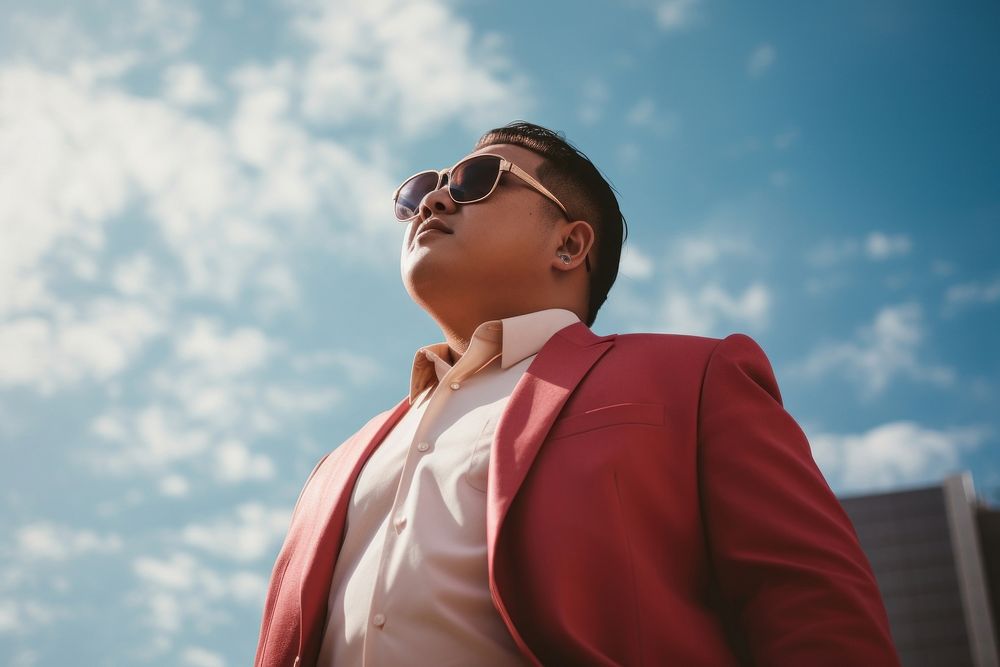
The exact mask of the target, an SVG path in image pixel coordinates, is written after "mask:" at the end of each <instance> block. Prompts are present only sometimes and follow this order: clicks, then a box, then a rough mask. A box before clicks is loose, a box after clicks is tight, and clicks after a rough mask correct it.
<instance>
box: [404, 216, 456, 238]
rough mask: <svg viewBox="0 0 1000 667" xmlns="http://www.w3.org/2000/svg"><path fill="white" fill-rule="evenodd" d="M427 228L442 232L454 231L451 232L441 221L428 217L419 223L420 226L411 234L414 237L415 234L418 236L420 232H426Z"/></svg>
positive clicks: (449, 232)
mask: <svg viewBox="0 0 1000 667" xmlns="http://www.w3.org/2000/svg"><path fill="white" fill-rule="evenodd" d="M428 229H436V230H438V231H439V232H444V233H445V234H453V233H454V232H452V231H451V230H450V229H449V228H448V226H447V225H445V224H444V223H443V222H441V221H440V220H438V219H437V218H428V219H427V220H425V221H423V222H422V223H420V226H419V227H418V228H417V233H416V234H414V235H413V236H414V238H416V237H417V236H420V234H421V233H422V232H426V231H427V230H428Z"/></svg>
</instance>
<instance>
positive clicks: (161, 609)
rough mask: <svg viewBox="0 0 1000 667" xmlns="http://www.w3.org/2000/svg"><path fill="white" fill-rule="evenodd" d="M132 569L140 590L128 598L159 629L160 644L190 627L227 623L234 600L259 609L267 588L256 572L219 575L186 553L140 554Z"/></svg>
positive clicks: (142, 618) (151, 624) (207, 628)
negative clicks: (158, 556)
mask: <svg viewBox="0 0 1000 667" xmlns="http://www.w3.org/2000/svg"><path fill="white" fill-rule="evenodd" d="M132 571H133V573H134V574H135V576H136V578H137V579H138V580H139V589H137V590H134V591H132V592H131V593H130V594H129V596H128V597H127V601H128V603H129V605H131V606H133V607H139V608H141V609H143V610H144V615H143V616H142V617H141V620H142V621H143V622H144V623H145V624H146V625H149V626H150V627H152V628H153V629H154V630H155V631H156V635H155V636H154V642H155V643H156V644H157V645H158V646H161V647H162V646H167V645H169V641H170V638H171V637H173V636H175V635H177V634H179V633H180V632H182V631H183V630H185V629H186V628H187V629H194V628H197V629H198V630H199V631H202V632H204V631H208V630H211V629H212V628H213V627H215V626H218V625H220V624H223V623H226V622H227V621H228V620H229V617H230V614H229V609H231V607H232V602H237V603H239V604H241V605H245V606H248V607H251V608H254V607H258V606H259V605H260V604H261V603H262V602H263V593H264V591H265V590H266V586H267V582H266V581H265V580H264V578H263V577H261V576H260V575H259V574H257V573H255V572H251V571H247V570H236V571H228V572H226V573H220V572H217V571H216V570H214V569H212V568H210V567H208V566H206V565H205V564H204V563H202V562H201V561H199V560H198V559H196V558H195V557H194V556H192V555H191V554H188V553H184V552H173V553H171V554H170V555H169V556H167V557H165V558H155V557H152V556H140V557H138V558H136V559H134V560H133V561H132Z"/></svg>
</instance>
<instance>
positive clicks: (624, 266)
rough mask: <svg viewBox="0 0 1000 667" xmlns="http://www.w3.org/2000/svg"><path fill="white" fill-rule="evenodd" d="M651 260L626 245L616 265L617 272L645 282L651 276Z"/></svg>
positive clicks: (639, 251)
mask: <svg viewBox="0 0 1000 667" xmlns="http://www.w3.org/2000/svg"><path fill="white" fill-rule="evenodd" d="M653 270H654V266H653V260H652V259H651V258H650V257H649V256H648V255H646V254H645V253H644V252H643V251H641V250H639V249H638V248H635V247H633V246H629V245H627V244H626V246H625V248H624V249H622V256H621V259H620V261H619V265H618V272H619V273H620V274H621V275H623V276H626V277H628V278H632V279H634V280H647V279H649V278H650V277H651V276H652V275H653Z"/></svg>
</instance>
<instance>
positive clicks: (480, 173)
mask: <svg viewBox="0 0 1000 667" xmlns="http://www.w3.org/2000/svg"><path fill="white" fill-rule="evenodd" d="M505 171H507V172H510V173H512V174H514V175H515V176H517V177H518V178H520V179H521V180H522V181H524V182H525V183H527V184H528V185H530V186H531V187H532V188H534V189H535V190H536V191H537V192H539V193H540V194H542V195H544V196H545V197H547V198H548V199H549V200H551V201H552V203H554V204H555V205H556V206H558V207H559V210H560V211H562V212H563V215H565V216H566V217H567V218H568V217H569V213H568V212H567V211H566V207H565V206H563V204H562V202H561V201H559V199H558V198H557V197H556V196H555V195H554V194H552V193H551V192H549V191H548V190H547V189H546V187H545V186H544V185H542V184H541V183H539V182H538V181H537V180H535V179H534V178H533V177H532V176H531V174H529V173H528V172H526V171H525V170H524V169H521V168H520V167H518V166H517V165H516V164H514V163H513V162H511V161H510V160H508V159H506V158H504V157H502V156H500V155H493V154H490V153H483V154H480V155H473V156H472V157H467V158H465V159H464V160H460V161H459V162H457V163H456V164H455V166H453V167H452V168H451V169H442V170H441V171H437V170H434V169H428V170H427V171H421V172H420V173H417V174H414V175H413V176H410V177H409V178H408V179H406V180H405V181H403V184H402V185H400V186H399V187H398V188H396V191H395V192H394V193H392V201H393V204H394V212H395V214H396V219H397V220H399V221H400V222H408V221H410V220H412V219H413V218H415V217H417V213H418V212H419V211H420V202H422V201H423V199H424V197H426V196H427V195H428V194H430V193H431V192H434V191H435V190H437V189H438V188H440V187H441V186H442V185H445V184H447V185H448V196H449V197H451V200H452V201H453V202H455V203H456V204H474V203H476V202H480V201H483V200H484V199H486V198H487V197H489V196H490V195H491V194H493V193H494V192H495V191H496V189H497V185H499V183H500V177H501V176H502V175H503V173H504V172H505ZM584 260H585V262H586V265H587V271H590V258H589V257H584Z"/></svg>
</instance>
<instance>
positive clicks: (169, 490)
mask: <svg viewBox="0 0 1000 667" xmlns="http://www.w3.org/2000/svg"><path fill="white" fill-rule="evenodd" d="M190 490H191V485H190V484H188V481H187V479H185V478H184V477H182V476H181V475H176V474H170V475H167V476H165V477H164V478H163V479H161V480H160V493H162V494H163V495H165V496H169V497H171V498H183V497H184V496H186V495H187V494H188V492H190Z"/></svg>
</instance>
